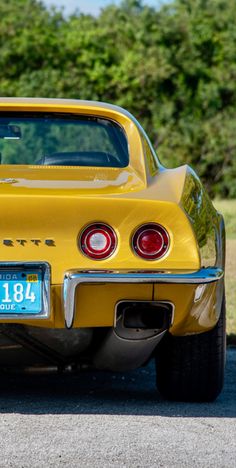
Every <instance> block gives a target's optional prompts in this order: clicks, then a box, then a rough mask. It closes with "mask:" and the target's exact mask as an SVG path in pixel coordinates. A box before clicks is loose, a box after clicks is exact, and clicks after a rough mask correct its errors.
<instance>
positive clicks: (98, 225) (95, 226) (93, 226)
mask: <svg viewBox="0 0 236 468" xmlns="http://www.w3.org/2000/svg"><path fill="white" fill-rule="evenodd" d="M96 230H101V231H102V230H104V231H105V233H106V234H108V236H109V240H110V243H109V245H108V247H107V248H106V250H105V251H103V252H100V253H99V252H98V253H97V252H96V251H92V250H91V249H90V248H88V246H87V247H86V249H87V251H88V253H87V252H86V250H85V247H84V242H85V241H86V240H87V238H88V237H89V235H91V234H92V232H93V231H95V232H96ZM117 245H118V238H117V234H116V232H115V230H114V229H113V228H112V227H111V226H110V225H109V224H107V223H103V222H99V221H95V222H93V223H89V224H87V225H86V226H85V227H84V228H83V229H82V231H81V233H80V234H79V239H78V246H79V249H80V251H81V253H82V254H83V255H84V256H85V257H87V258H89V259H90V260H106V259H108V258H109V257H111V256H112V255H113V254H114V252H115V251H116V249H117ZM109 249H111V251H110V252H109ZM108 252H109V253H108ZM107 253H108V255H107Z"/></svg>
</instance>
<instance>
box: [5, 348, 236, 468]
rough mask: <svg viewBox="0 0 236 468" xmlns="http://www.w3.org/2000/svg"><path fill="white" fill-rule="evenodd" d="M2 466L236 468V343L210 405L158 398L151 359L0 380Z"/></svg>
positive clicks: (24, 467)
mask: <svg viewBox="0 0 236 468" xmlns="http://www.w3.org/2000/svg"><path fill="white" fill-rule="evenodd" d="M0 467H1V468H2V467H4V468H8V467H11V468H13V467H17V468H18V467H20V468H28V467H30V468H32V467H40V468H47V467H72V468H74V467H79V468H82V467H91V468H97V467H101V468H106V467H168V468H169V467H180V468H182V467H188V468H192V467H214V468H216V467H227V468H231V467H236V348H230V349H228V356H227V372H226V379H225V387H224V390H223V392H222V394H221V395H220V396H219V397H218V399H217V400H216V401H215V402H214V403H209V404H199V403H198V404H195V403H194V404H193V403H192V404H185V403H169V402H167V401H164V400H163V399H162V398H161V397H160V395H158V393H157V392H156V389H155V369H154V365H153V363H150V364H149V366H148V367H146V368H142V369H139V370H137V371H134V372H129V373H127V374H109V373H104V372H102V373H99V372H96V373H94V372H91V371H83V372H82V373H81V374H79V375H68V374H65V375H46V376H38V375H37V376H25V377H24V376H11V377H8V378H7V379H6V380H4V381H3V380H2V382H1V393H0Z"/></svg>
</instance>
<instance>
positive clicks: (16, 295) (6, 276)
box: [0, 270, 42, 316]
mask: <svg viewBox="0 0 236 468" xmlns="http://www.w3.org/2000/svg"><path fill="white" fill-rule="evenodd" d="M41 311H42V271H41V270H25V271H17V270H1V271H0V316H1V315H3V314H12V315H14V314H26V315H27V314H28V315H37V314H40V312H41Z"/></svg>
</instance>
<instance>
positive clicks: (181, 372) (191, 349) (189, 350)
mask: <svg viewBox="0 0 236 468" xmlns="http://www.w3.org/2000/svg"><path fill="white" fill-rule="evenodd" d="M225 353H226V334H225V298H223V302H222V310H221V315H220V318H219V321H218V323H217V325H216V326H215V327H214V328H213V329H212V330H210V331H208V332H205V333H200V334H197V335H189V336H183V337H182V336H173V335H171V334H170V333H168V332H167V333H166V335H165V336H164V338H163V339H162V341H161V343H160V344H159V345H158V347H157V351H156V370H157V388H158V390H159V391H160V393H161V395H162V396H163V397H164V398H167V399H169V400H179V401H213V400H215V399H216V397H217V396H218V395H219V393H220V392H221V390H222V388H223V383H224V368H225Z"/></svg>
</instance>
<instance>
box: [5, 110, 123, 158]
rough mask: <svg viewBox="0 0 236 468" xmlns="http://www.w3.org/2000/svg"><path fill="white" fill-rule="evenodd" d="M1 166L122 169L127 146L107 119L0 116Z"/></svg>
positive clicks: (19, 114)
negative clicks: (23, 165)
mask: <svg viewBox="0 0 236 468" xmlns="http://www.w3.org/2000/svg"><path fill="white" fill-rule="evenodd" d="M0 161H1V164H29V165H39V166H97V167H126V166H127V165H128V163H129V154H128V144H127V139H126V136H125V133H124V130H123V129H122V127H121V126H120V125H119V124H118V123H116V122H113V121H111V120H108V119H103V118H99V117H93V116H76V115H71V114H55V113H53V114H39V113H37V114H33V113H27V114H25V113H22V112H20V113H19V112H18V113H14V114H13V113H7V112H4V113H0Z"/></svg>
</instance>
